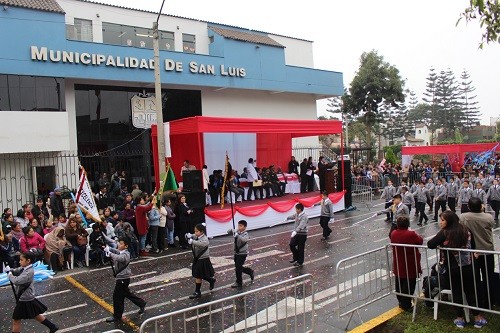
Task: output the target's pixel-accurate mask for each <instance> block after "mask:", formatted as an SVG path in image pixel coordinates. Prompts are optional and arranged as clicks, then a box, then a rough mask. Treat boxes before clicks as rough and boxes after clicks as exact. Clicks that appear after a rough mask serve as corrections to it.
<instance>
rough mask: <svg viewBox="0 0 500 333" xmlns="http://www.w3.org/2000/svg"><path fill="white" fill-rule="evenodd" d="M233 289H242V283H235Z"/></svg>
mask: <svg viewBox="0 0 500 333" xmlns="http://www.w3.org/2000/svg"><path fill="white" fill-rule="evenodd" d="M231 288H241V283H238V282H235V283H233V284H232V285H231Z"/></svg>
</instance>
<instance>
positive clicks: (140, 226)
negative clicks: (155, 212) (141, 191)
mask: <svg viewBox="0 0 500 333" xmlns="http://www.w3.org/2000/svg"><path fill="white" fill-rule="evenodd" d="M151 208H153V204H149V205H137V207H135V225H136V226H137V233H138V234H139V236H144V235H146V234H147V233H148V220H147V215H148V213H149V211H150V210H151Z"/></svg>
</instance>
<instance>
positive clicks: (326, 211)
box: [319, 190, 334, 240]
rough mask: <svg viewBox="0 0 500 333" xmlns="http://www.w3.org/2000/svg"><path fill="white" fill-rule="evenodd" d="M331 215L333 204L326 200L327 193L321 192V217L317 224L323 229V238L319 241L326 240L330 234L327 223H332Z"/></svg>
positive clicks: (330, 230)
mask: <svg viewBox="0 0 500 333" xmlns="http://www.w3.org/2000/svg"><path fill="white" fill-rule="evenodd" d="M333 214H334V211H333V203H332V202H331V201H330V199H329V198H328V192H327V191H325V190H323V191H321V215H320V217H319V224H320V225H321V228H323V238H321V240H327V239H328V237H330V234H331V233H332V229H330V227H329V226H328V223H330V222H333V221H334V217H333Z"/></svg>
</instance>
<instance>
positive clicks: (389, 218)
mask: <svg viewBox="0 0 500 333" xmlns="http://www.w3.org/2000/svg"><path fill="white" fill-rule="evenodd" d="M391 206H392V201H391V202H386V203H385V206H384V208H385V209H387V208H389V207H391ZM393 218H394V213H393V212H392V211H391V212H390V213H387V220H388V221H390V222H392V219H393Z"/></svg>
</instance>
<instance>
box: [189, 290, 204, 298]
mask: <svg viewBox="0 0 500 333" xmlns="http://www.w3.org/2000/svg"><path fill="white" fill-rule="evenodd" d="M200 297H201V293H200V292H197V291H195V292H194V293H193V294H192V295H189V299H195V298H200Z"/></svg>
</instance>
